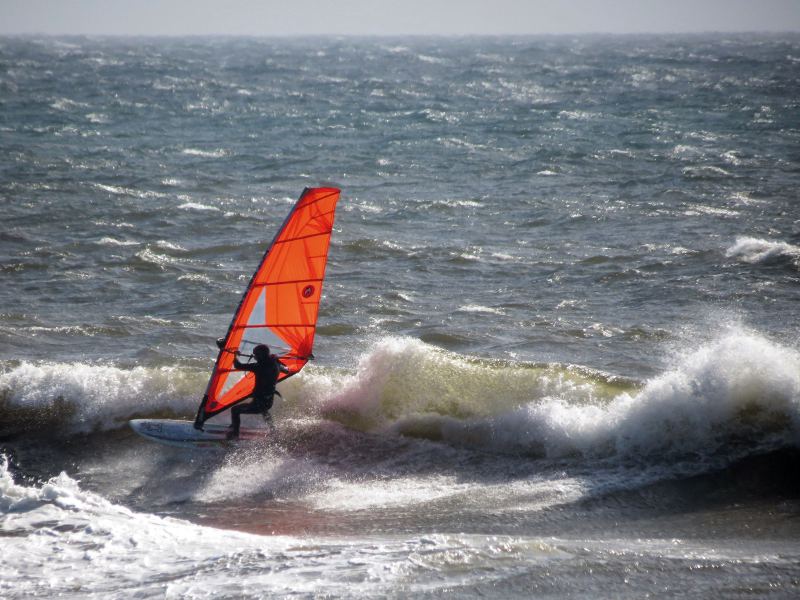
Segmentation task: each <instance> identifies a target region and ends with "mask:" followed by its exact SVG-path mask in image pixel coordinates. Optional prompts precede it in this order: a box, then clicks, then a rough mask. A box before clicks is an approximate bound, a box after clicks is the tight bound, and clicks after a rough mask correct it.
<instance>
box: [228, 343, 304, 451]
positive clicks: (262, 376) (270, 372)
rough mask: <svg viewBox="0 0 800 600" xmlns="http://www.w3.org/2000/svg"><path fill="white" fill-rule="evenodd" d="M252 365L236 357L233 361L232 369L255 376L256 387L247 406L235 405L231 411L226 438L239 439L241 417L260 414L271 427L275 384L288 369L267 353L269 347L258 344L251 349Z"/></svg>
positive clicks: (275, 357)
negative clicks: (229, 428)
mask: <svg viewBox="0 0 800 600" xmlns="http://www.w3.org/2000/svg"><path fill="white" fill-rule="evenodd" d="M253 356H254V357H255V359H256V362H254V363H242V362H239V359H238V357H237V358H234V359H233V368H234V369H238V370H240V371H251V372H252V373H253V374H255V376H256V385H255V388H254V389H253V393H252V394H250V397H251V398H252V399H253V401H252V402H250V403H249V404H237V405H236V406H234V407H233V408H232V409H231V431H230V432H228V438H236V437H239V426H240V424H241V419H242V415H253V414H262V415H264V419H266V421H267V423H269V426H270V427H272V416H271V415H270V414H269V410H270V409H271V408H272V402H273V400H274V397H275V384H276V383H277V381H278V374H279V373H288V372H289V369H288V368H287V367H286V365H284V364H283V363H282V362H281V361H280V360H278V357H277V356H275V355H274V354H270V353H269V346H267V345H265V344H259V345H258V346H256V347H255V348H253Z"/></svg>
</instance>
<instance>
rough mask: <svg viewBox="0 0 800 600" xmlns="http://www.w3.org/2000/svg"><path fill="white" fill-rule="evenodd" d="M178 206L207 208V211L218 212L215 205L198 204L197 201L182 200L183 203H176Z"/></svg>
mask: <svg viewBox="0 0 800 600" xmlns="http://www.w3.org/2000/svg"><path fill="white" fill-rule="evenodd" d="M178 208H182V209H184V210H207V211H216V212H219V210H220V209H218V208H217V207H216V206H209V205H208V204H200V203H199V202H184V203H183V204H180V205H178Z"/></svg>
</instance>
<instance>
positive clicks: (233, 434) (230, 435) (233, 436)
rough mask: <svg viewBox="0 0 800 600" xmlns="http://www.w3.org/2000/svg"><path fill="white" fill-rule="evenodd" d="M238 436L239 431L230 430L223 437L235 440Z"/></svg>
mask: <svg viewBox="0 0 800 600" xmlns="http://www.w3.org/2000/svg"><path fill="white" fill-rule="evenodd" d="M238 437H239V432H238V431H233V430H231V431H229V432H228V433H227V434H225V438H226V439H229V440H235V439H237V438H238Z"/></svg>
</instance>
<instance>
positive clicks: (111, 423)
mask: <svg viewBox="0 0 800 600" xmlns="http://www.w3.org/2000/svg"><path fill="white" fill-rule="evenodd" d="M207 375H208V374H207V373H205V372H199V371H193V370H188V369H181V368H177V367H161V368H146V367H134V368H132V369H122V368H119V367H114V366H105V365H89V364H84V363H28V362H24V363H21V364H19V365H17V366H14V367H6V368H5V369H4V370H3V371H2V372H0V410H2V411H3V413H4V419H3V421H4V426H3V428H2V429H3V431H1V432H0V433H2V434H6V435H7V434H13V433H20V432H23V431H24V432H27V433H31V432H35V431H42V432H52V431H57V432H59V433H62V434H70V433H86V432H90V431H95V430H107V429H115V428H118V427H120V426H122V425H123V424H124V423H125V422H126V421H127V419H130V418H132V417H134V416H136V415H148V416H154V415H164V416H168V415H172V416H175V415H187V414H191V413H192V412H193V410H194V409H195V408H196V405H197V398H198V393H199V392H200V391H202V389H203V386H204V384H205V381H206V378H207Z"/></svg>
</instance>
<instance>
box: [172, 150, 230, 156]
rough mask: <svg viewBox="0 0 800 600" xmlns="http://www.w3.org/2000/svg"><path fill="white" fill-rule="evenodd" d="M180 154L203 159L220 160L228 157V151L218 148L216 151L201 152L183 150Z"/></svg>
mask: <svg viewBox="0 0 800 600" xmlns="http://www.w3.org/2000/svg"><path fill="white" fill-rule="evenodd" d="M181 154H185V155H187V156H200V157H203V158H222V157H223V156H227V155H228V151H227V150H225V149H223V148H218V149H216V150H201V149H198V148H184V149H183V150H181Z"/></svg>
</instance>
